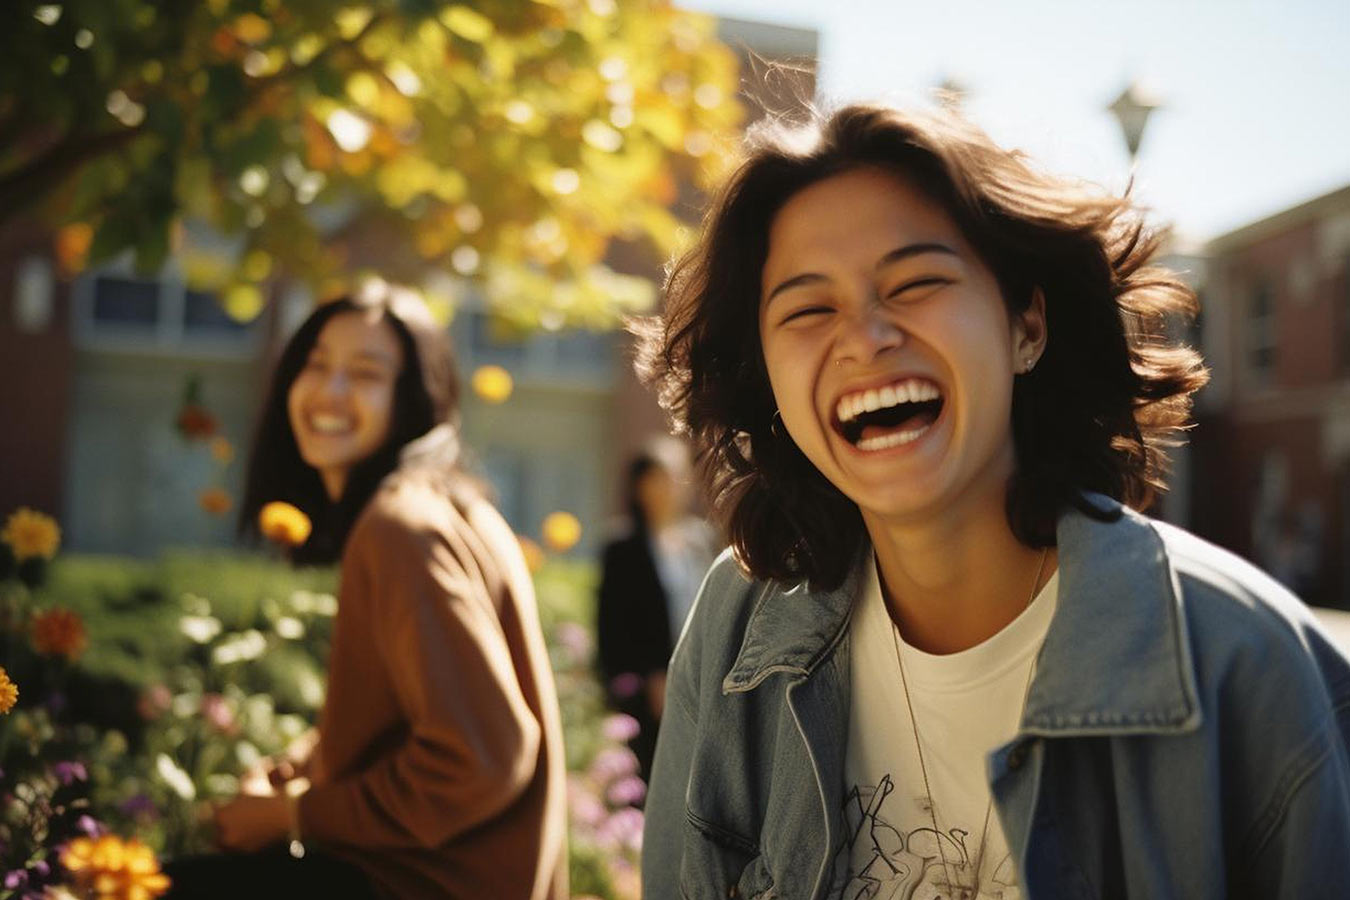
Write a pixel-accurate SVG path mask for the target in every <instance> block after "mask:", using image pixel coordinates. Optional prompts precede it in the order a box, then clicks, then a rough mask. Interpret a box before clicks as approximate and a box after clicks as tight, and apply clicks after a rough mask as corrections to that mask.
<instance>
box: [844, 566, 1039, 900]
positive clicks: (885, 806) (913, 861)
mask: <svg viewBox="0 0 1350 900" xmlns="http://www.w3.org/2000/svg"><path fill="white" fill-rule="evenodd" d="M868 574H869V576H870V577H869V578H868V579H867V580H866V582H865V583H864V585H863V587H862V591H861V594H860V596H859V597H858V599H857V601H856V608H855V610H854V615H853V619H852V621H851V622H850V625H849V672H850V689H849V706H850V709H849V725H848V743H847V747H846V748H845V752H844V757H845V758H844V789H845V791H846V794H845V802H844V805H843V808H842V809H840V810H839V816H840V826H841V827H840V834H841V839H840V846H838V847H836V848H835V850H836V856H835V866H834V876H835V877H834V881H833V882H832V884H833V891H832V892H831V895H830V896H831V898H839V900H1022V891H1021V889H1020V887H1019V882H1020V879H1019V877H1018V874H1017V866H1016V864H1015V862H1014V859H1013V856H1012V854H1011V852H1010V850H1009V847H1008V839H1007V836H1006V835H1005V834H1004V832H1003V828H1002V824H1001V823H1000V822H999V820H998V814H997V811H996V810H995V809H994V807H993V802H992V797H991V793H990V788H989V783H988V772H987V762H988V759H989V755H990V754H991V753H993V752H994V751H996V750H997V749H998V748H1000V747H1003V746H1005V745H1006V744H1007V743H1008V742H1009V741H1011V740H1013V739H1014V737H1015V736H1016V734H1017V731H1018V723H1019V721H1020V719H1021V717H1022V709H1023V706H1024V704H1025V702H1026V697H1027V693H1028V691H1029V689H1030V684H1031V680H1032V676H1033V674H1034V671H1035V668H1034V660H1035V657H1036V653H1037V651H1038V650H1039V648H1040V646H1041V643H1042V641H1043V640H1044V638H1045V634H1046V631H1047V630H1048V628H1049V625H1050V620H1051V619H1052V618H1053V615H1054V609H1055V606H1056V603H1057V598H1058V575H1057V574H1052V575H1051V577H1050V579H1049V580H1048V581H1047V582H1046V583H1045V585H1044V586H1043V587H1042V589H1041V590H1040V592H1039V593H1038V594H1037V595H1036V597H1035V598H1034V599H1033V600H1032V602H1030V603H1029V604H1028V606H1027V608H1026V609H1025V610H1024V611H1023V612H1022V613H1021V614H1020V615H1018V616H1017V617H1016V618H1015V619H1014V620H1013V621H1012V622H1010V623H1009V624H1008V625H1007V626H1005V627H1004V628H1003V629H1001V630H1000V631H999V632H998V633H997V634H995V635H993V636H991V637H990V638H988V639H986V640H984V641H982V642H981V643H979V644H977V645H975V646H974V647H970V648H968V649H965V650H961V651H959V652H956V653H948V654H931V653H925V652H923V651H922V650H920V649H918V648H915V647H912V646H910V645H908V644H906V643H905V642H904V639H903V636H902V635H901V634H900V633H899V631H898V630H897V628H896V626H895V624H894V622H893V621H892V619H891V616H890V613H889V612H888V610H887V607H886V602H885V600H884V598H883V597H882V594H881V586H880V579H879V577H878V576H877V573H876V570H875V567H873V569H872V571H871V572H869V573H868ZM902 657H903V664H902ZM916 722H917V724H916ZM920 746H922V752H921V751H920ZM930 804H935V805H936V809H934V808H932V807H931V806H930ZM934 820H936V823H935V821H934ZM977 870H978V871H977Z"/></svg>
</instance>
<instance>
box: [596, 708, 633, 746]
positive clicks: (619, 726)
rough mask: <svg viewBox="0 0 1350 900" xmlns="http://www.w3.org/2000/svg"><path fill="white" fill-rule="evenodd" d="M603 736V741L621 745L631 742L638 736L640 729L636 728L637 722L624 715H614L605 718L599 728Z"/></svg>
mask: <svg viewBox="0 0 1350 900" xmlns="http://www.w3.org/2000/svg"><path fill="white" fill-rule="evenodd" d="M600 728H601V731H602V732H603V733H604V735H605V740H607V741H614V742H615V743H623V742H625V741H631V740H632V739H633V738H635V737H637V736H638V732H639V731H641V730H642V729H641V728H640V727H639V726H638V720H637V719H635V718H633V717H632V716H629V715H625V714H624V713H615V714H614V715H612V716H606V717H605V721H604V724H603V725H601V726H600Z"/></svg>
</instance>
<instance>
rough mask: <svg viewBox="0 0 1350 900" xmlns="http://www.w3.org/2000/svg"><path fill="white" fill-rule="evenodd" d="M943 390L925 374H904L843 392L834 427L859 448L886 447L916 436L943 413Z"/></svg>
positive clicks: (836, 408) (880, 448)
mask: <svg viewBox="0 0 1350 900" xmlns="http://www.w3.org/2000/svg"><path fill="white" fill-rule="evenodd" d="M942 404H943V397H942V390H941V389H940V388H939V387H938V386H937V384H935V383H934V382H932V381H929V380H928V379H926V378H905V379H902V380H900V381H897V382H895V383H893V384H888V385H886V386H884V387H880V388H869V389H868V390H865V391H857V392H855V393H851V394H845V395H844V396H843V397H840V398H839V402H838V403H837V404H836V405H835V418H834V428H835V431H837V432H838V433H839V435H840V436H841V437H842V438H843V439H844V440H846V441H848V442H849V443H850V444H852V445H853V446H854V447H857V448H858V449H859V450H867V451H875V450H888V449H890V448H892V447H899V446H901V445H903V444H908V443H910V442H912V441H916V440H918V439H919V438H920V437H922V436H923V434H924V432H926V431H927V430H928V429H929V428H931V427H932V426H933V423H934V422H936V421H937V419H938V416H939V415H941V414H942Z"/></svg>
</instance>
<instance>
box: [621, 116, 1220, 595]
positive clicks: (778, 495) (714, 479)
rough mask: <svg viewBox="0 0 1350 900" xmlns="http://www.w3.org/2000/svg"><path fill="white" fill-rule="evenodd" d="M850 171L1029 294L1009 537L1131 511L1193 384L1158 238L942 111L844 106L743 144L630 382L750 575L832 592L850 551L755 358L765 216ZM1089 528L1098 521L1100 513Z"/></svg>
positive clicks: (830, 500) (1010, 287)
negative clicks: (1035, 311) (1031, 332)
mask: <svg viewBox="0 0 1350 900" xmlns="http://www.w3.org/2000/svg"><path fill="white" fill-rule="evenodd" d="M859 168H876V169H880V170H882V171H886V172H890V173H893V174H895V175H897V176H900V177H902V178H904V179H906V180H907V181H908V182H910V183H912V184H914V185H916V186H917V187H918V188H919V189H920V190H923V191H924V192H926V193H927V194H928V195H929V196H930V197H931V198H932V199H933V200H934V201H935V202H937V203H938V204H939V205H941V206H942V207H943V209H945V210H946V212H947V213H948V214H949V215H950V216H951V217H952V219H953V220H954V221H955V222H956V224H957V226H958V227H959V228H960V229H961V231H962V233H963V234H964V236H965V237H966V239H967V240H969V241H970V243H971V245H972V246H973V247H974V248H975V251H976V252H977V254H979V256H980V258H981V260H982V262H984V263H985V265H986V266H988V268H989V269H990V271H992V272H993V274H994V276H995V278H996V279H997V281H998V284H999V287H1000V289H1001V292H1002V295H1003V299H1004V302H1005V303H1006V304H1007V307H1008V309H1009V311H1010V312H1012V313H1021V312H1023V311H1025V310H1026V309H1027V308H1028V306H1029V304H1030V303H1031V302H1032V298H1033V295H1034V292H1035V290H1036V289H1038V288H1039V289H1040V290H1041V291H1042V292H1043V294H1044V296H1045V304H1046V317H1047V320H1048V323H1049V331H1050V341H1049V343H1048V344H1047V345H1046V348H1045V352H1044V355H1043V356H1042V357H1041V359H1040V361H1039V363H1038V365H1037V367H1036V369H1035V370H1034V371H1033V372H1032V373H1031V374H1028V375H1024V376H1021V377H1018V378H1017V379H1016V382H1015V386H1014V389H1013V410H1012V418H1013V424H1012V430H1013V441H1014V445H1015V451H1016V460H1017V468H1016V474H1015V475H1014V476H1013V479H1012V482H1011V484H1010V485H1009V490H1008V500H1007V511H1008V519H1009V523H1010V526H1011V528H1012V530H1013V532H1014V534H1016V535H1017V537H1018V539H1019V540H1021V541H1023V542H1024V543H1026V544H1028V545H1031V546H1048V545H1050V544H1053V543H1054V540H1055V535H1054V531H1055V522H1056V520H1057V518H1058V516H1059V514H1060V512H1061V511H1062V510H1063V509H1064V508H1065V506H1066V505H1068V504H1074V505H1079V506H1080V507H1083V508H1085V511H1087V512H1092V511H1093V510H1092V508H1091V507H1090V505H1087V504H1084V503H1083V502H1082V500H1081V494H1082V492H1083V491H1085V490H1089V491H1096V492H1099V493H1102V494H1106V495H1109V496H1111V497H1114V498H1116V499H1118V500H1120V501H1121V502H1123V503H1126V504H1129V505H1132V506H1136V507H1143V506H1145V505H1147V504H1148V503H1149V502H1150V501H1151V499H1152V497H1153V495H1154V492H1155V491H1157V490H1160V489H1163V488H1164V487H1165V485H1164V478H1163V476H1164V474H1165V468H1166V454H1165V447H1166V445H1167V444H1168V443H1169V440H1170V439H1171V438H1172V436H1173V434H1174V433H1175V432H1176V431H1177V430H1178V429H1180V428H1183V427H1185V425H1186V424H1187V421H1188V417H1189V412H1190V397H1191V394H1192V393H1193V392H1194V391H1196V390H1198V389H1199V388H1200V387H1201V386H1203V385H1204V384H1205V382H1206V381H1207V379H1208V374H1207V373H1206V371H1205V369H1204V367H1203V366H1202V364H1201V360H1200V357H1199V354H1197V353H1196V352H1195V351H1193V350H1191V349H1190V348H1187V347H1180V346H1173V345H1171V344H1169V343H1168V341H1167V339H1166V338H1165V331H1166V325H1167V322H1168V320H1169V318H1171V317H1174V316H1190V315H1193V314H1194V312H1195V309H1196V306H1195V297H1194V294H1193V292H1192V291H1191V290H1190V288H1188V287H1187V286H1186V285H1185V284H1184V283H1183V282H1182V281H1180V280H1179V279H1178V278H1177V277H1175V276H1174V275H1172V274H1171V273H1170V272H1167V271H1165V270H1162V269H1157V268H1151V267H1149V266H1148V265H1147V263H1148V261H1149V259H1150V257H1152V255H1153V254H1154V252H1155V251H1156V250H1157V248H1158V246H1159V244H1160V243H1161V241H1162V239H1163V236H1164V235H1163V233H1162V232H1159V231H1154V230H1150V229H1149V228H1148V227H1147V225H1146V223H1145V222H1144V220H1143V217H1142V215H1141V214H1140V213H1139V211H1138V210H1137V209H1136V208H1135V207H1134V206H1133V204H1132V203H1131V202H1130V201H1129V199H1128V197H1114V196H1108V195H1105V194H1103V193H1102V192H1100V191H1096V190H1091V189H1089V188H1088V187H1087V186H1086V185H1083V184H1081V183H1078V182H1073V181H1068V180H1065V179H1061V178H1055V177H1051V176H1049V175H1046V174H1043V173H1041V172H1038V171H1036V170H1034V169H1033V168H1031V167H1030V166H1029V165H1028V164H1027V162H1026V161H1025V160H1024V158H1023V157H1022V156H1021V154H1019V153H1016V152H1010V151H1007V150H1004V149H1002V148H1000V147H998V146H997V145H995V144H994V143H993V142H992V141H991V140H990V139H989V138H988V137H987V136H986V135H985V134H984V133H983V132H981V131H980V130H979V129H977V128H976V127H974V126H973V125H971V124H970V123H968V122H966V121H965V120H963V119H961V118H960V117H959V116H957V115H956V114H955V113H952V112H950V111H947V112H934V113H931V114H930V113H918V114H908V113H902V112H899V111H897V110H893V109H888V108H884V107H876V106H849V107H846V108H844V109H841V110H839V111H837V112H835V113H833V114H832V115H829V116H828V117H820V118H817V119H816V120H815V121H813V122H811V123H810V124H808V125H805V126H798V127H792V128H789V127H787V126H784V125H781V124H775V123H769V124H768V125H766V126H764V127H761V128H760V129H758V130H757V131H755V132H752V133H751V135H750V136H749V138H748V139H747V159H746V160H745V161H744V162H743V164H742V165H741V166H740V168H739V169H738V170H737V171H736V172H735V173H734V174H733V175H732V176H731V178H730V179H729V180H728V182H727V183H726V184H725V185H724V186H723V187H722V189H721V191H720V192H719V193H718V195H717V196H716V197H715V199H714V201H713V203H712V205H711V207H710V209H709V211H708V213H707V216H706V218H705V220H704V227H703V231H702V235H701V237H700V240H699V242H698V243H697V245H696V246H695V247H694V248H693V249H692V250H690V251H689V252H688V253H686V254H685V255H684V256H683V257H681V258H680V259H678V260H677V261H676V262H675V263H674V265H673V267H672V269H671V272H670V275H669V277H668V279H667V283H666V287H665V309H664V314H663V315H662V316H661V317H659V318H655V319H647V320H642V321H639V322H636V323H635V324H634V331H635V332H636V334H637V336H638V338H639V349H638V359H637V364H638V370H639V372H640V373H641V374H642V375H643V376H644V377H645V378H646V379H647V380H648V381H649V382H651V383H654V384H655V385H656V386H657V388H658V391H659V394H660V397H661V402H662V404H663V405H664V406H665V407H666V409H667V410H669V411H670V412H671V414H672V417H673V418H674V420H675V424H676V426H677V427H678V428H681V429H683V430H684V431H686V432H687V433H689V434H691V435H692V437H693V439H694V442H695V444H696V446H697V448H698V451H699V458H700V463H701V464H702V467H703V470H704V473H705V476H706V480H707V482H708V485H709V489H710V490H709V492H710V500H711V501H712V506H713V510H714V512H715V513H717V514H718V515H719V517H720V518H722V519H723V520H724V523H725V525H726V528H727V532H728V536H729V537H730V540H731V544H732V547H733V548H734V550H735V552H736V554H737V557H738V559H739V560H740V562H741V564H742V565H743V566H744V567H745V568H746V569H747V570H748V571H749V572H750V573H751V574H753V575H755V576H756V577H760V578H776V579H780V580H784V581H798V580H801V579H803V578H805V579H808V580H809V581H811V582H812V583H814V584H817V585H820V586H822V587H830V586H834V585H837V584H839V583H840V582H841V581H842V580H843V578H844V576H845V574H846V573H847V569H848V566H849V565H850V564H851V562H852V561H853V559H854V556H855V553H856V548H857V547H858V546H859V544H860V542H861V539H862V537H863V529H864V526H863V522H862V516H861V513H860V512H859V510H858V508H857V506H856V505H855V504H854V503H853V502H852V501H851V500H849V499H848V498H847V497H845V496H844V495H843V494H842V493H841V492H840V491H839V490H838V489H837V488H836V487H835V486H834V485H832V484H831V483H830V482H829V481H828V480H827V479H826V478H825V477H824V476H823V475H821V474H820V472H819V471H818V470H817V469H816V468H815V466H813V465H812V464H811V462H810V461H809V460H808V459H807V458H806V457H805V455H804V454H802V452H801V450H800V449H798V448H797V446H796V444H795V443H793V441H792V440H791V438H790V437H788V436H786V435H785V434H782V435H780V434H779V432H780V431H781V429H776V428H774V425H773V414H774V410H775V404H774V398H773V392H772V389H771V388H770V385H769V380H768V374H767V371H766V369H765V366H764V354H763V350H762V348H761V346H760V337H759V326H758V308H759V298H760V293H761V285H760V279H761V271H762V269H763V266H764V260H765V257H766V256H767V254H768V248H769V231H770V227H771V225H772V223H773V220H774V217H775V216H776V215H777V213H778V211H779V210H780V209H781V208H782V207H783V205H784V204H785V203H786V202H787V201H788V200H789V199H790V198H791V197H792V196H794V195H795V194H796V193H797V192H799V191H801V190H802V189H803V188H806V187H808V186H810V185H812V184H815V183H817V182H820V181H823V180H824V179H826V178H829V177H831V176H833V175H836V174H840V173H842V172H846V171H850V170H853V169H859ZM1097 515H1101V513H1097Z"/></svg>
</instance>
